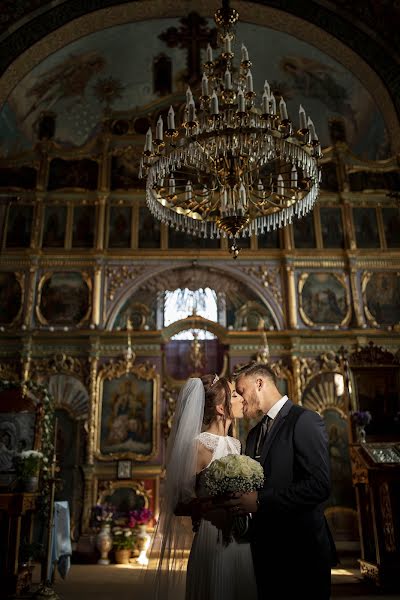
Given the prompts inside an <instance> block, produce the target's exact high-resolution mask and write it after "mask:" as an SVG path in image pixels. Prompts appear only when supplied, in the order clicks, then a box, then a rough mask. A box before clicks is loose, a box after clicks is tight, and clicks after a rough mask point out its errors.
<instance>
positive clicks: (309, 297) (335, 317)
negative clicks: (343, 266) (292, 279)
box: [298, 272, 351, 327]
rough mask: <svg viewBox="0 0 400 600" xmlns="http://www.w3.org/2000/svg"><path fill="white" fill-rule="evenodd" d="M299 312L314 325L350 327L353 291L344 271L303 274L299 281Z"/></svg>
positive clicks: (307, 323) (304, 319)
mask: <svg viewBox="0 0 400 600" xmlns="http://www.w3.org/2000/svg"><path fill="white" fill-rule="evenodd" d="M298 294H299V303H300V306H299V311H300V315H301V318H302V319H303V322H304V323H305V324H306V325H309V326H311V327H317V326H329V325H331V326H335V325H336V326H339V327H346V326H347V325H348V324H349V322H350V319H351V305H350V292H349V288H348V285H347V282H346V277H345V275H344V274H342V273H323V272H312V273H302V274H301V275H300V277H299V283H298Z"/></svg>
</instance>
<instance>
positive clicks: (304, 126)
mask: <svg viewBox="0 0 400 600" xmlns="http://www.w3.org/2000/svg"><path fill="white" fill-rule="evenodd" d="M299 120H300V131H305V130H306V129H307V117H306V111H305V110H304V108H303V107H302V105H301V104H300V108H299Z"/></svg>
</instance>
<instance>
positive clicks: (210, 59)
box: [207, 44, 213, 63]
mask: <svg viewBox="0 0 400 600" xmlns="http://www.w3.org/2000/svg"><path fill="white" fill-rule="evenodd" d="M207 62H209V63H212V62H213V51H212V48H211V45H210V44H208V45H207Z"/></svg>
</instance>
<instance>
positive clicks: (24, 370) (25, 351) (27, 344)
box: [21, 336, 32, 381]
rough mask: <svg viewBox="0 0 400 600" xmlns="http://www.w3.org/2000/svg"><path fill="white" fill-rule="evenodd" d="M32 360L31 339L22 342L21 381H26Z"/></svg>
mask: <svg viewBox="0 0 400 600" xmlns="http://www.w3.org/2000/svg"><path fill="white" fill-rule="evenodd" d="M31 360H32V337H31V336H29V337H28V338H26V339H24V340H23V343H22V350H21V379H22V381H28V379H29V375H30V369H31Z"/></svg>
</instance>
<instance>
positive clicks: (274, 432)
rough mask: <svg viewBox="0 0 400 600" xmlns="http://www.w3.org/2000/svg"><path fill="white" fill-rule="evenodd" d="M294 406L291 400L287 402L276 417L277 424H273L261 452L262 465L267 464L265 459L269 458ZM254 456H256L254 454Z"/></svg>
mask: <svg viewBox="0 0 400 600" xmlns="http://www.w3.org/2000/svg"><path fill="white" fill-rule="evenodd" d="M292 406H293V402H291V401H290V400H286V402H285V404H284V405H283V406H282V408H281V410H280V411H279V413H278V414H277V416H276V417H275V419H276V422H275V423H274V424H273V426H272V428H271V430H270V432H269V433H268V435H267V437H266V440H265V442H264V446H263V449H262V451H261V456H260V463H261V464H263V463H264V462H265V459H266V458H267V455H268V452H269V449H270V448H271V446H272V443H273V441H274V439H275V438H276V436H277V434H278V433H279V431H280V429H281V428H282V426H283V424H284V423H285V421H286V417H287V415H288V412H289V410H290V409H291V408H292ZM253 456H254V454H253Z"/></svg>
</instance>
